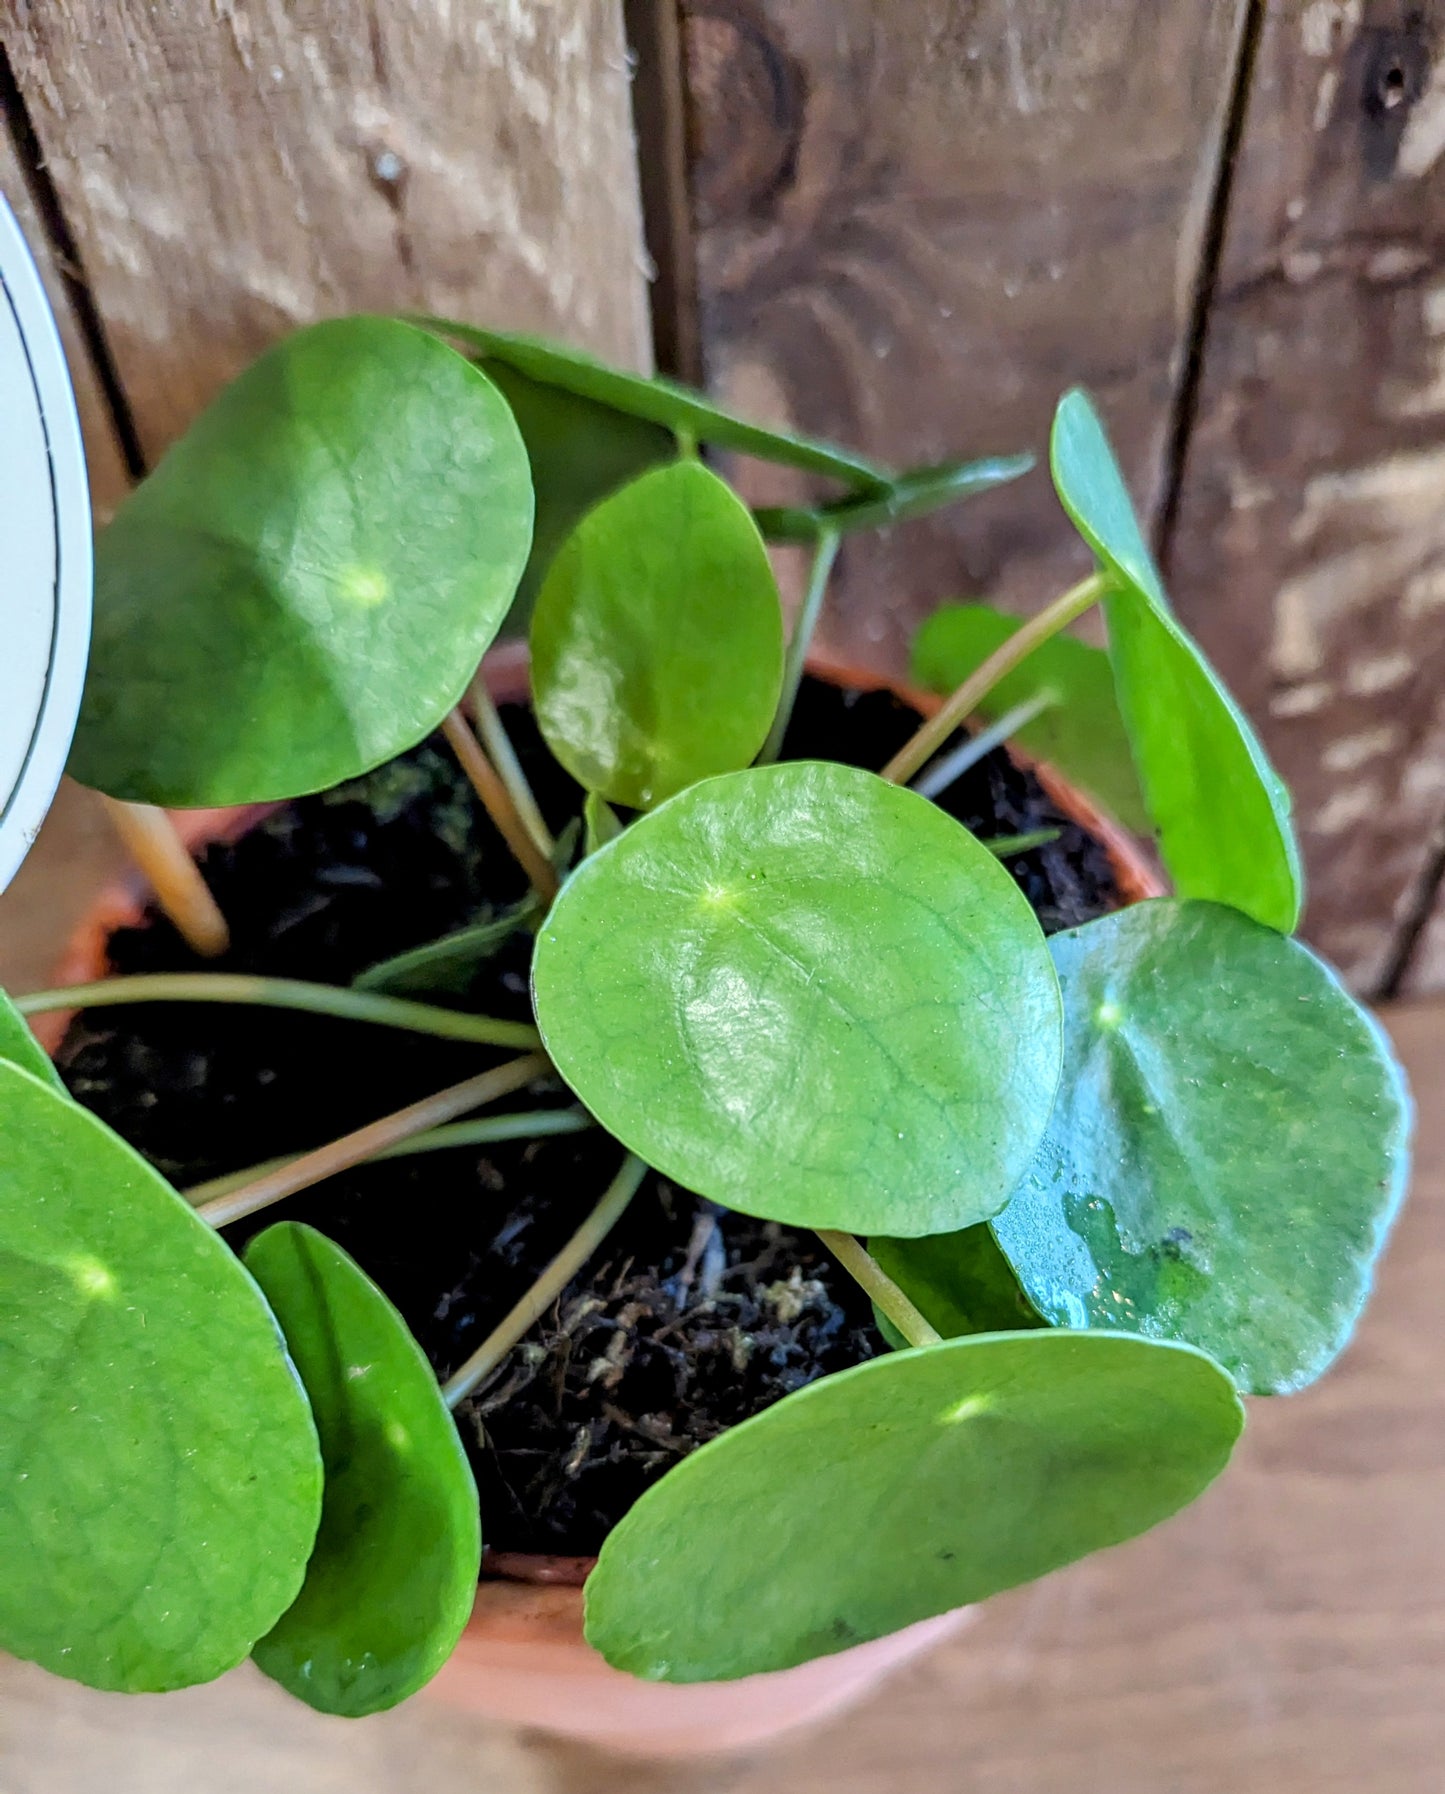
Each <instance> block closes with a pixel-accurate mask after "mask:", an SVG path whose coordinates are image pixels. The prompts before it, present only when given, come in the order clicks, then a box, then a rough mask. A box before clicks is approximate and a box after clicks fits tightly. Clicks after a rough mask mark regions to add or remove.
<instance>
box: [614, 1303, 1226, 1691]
mask: <svg viewBox="0 0 1445 1794" xmlns="http://www.w3.org/2000/svg"><path fill="white" fill-rule="evenodd" d="M1242 1424H1243V1413H1242V1411H1241V1408H1240V1404H1239V1401H1238V1398H1237V1397H1236V1396H1235V1394H1234V1392H1233V1390H1232V1389H1231V1387H1230V1383H1229V1379H1228V1378H1227V1377H1226V1376H1225V1375H1224V1373H1223V1372H1222V1371H1221V1370H1220V1369H1219V1367H1218V1366H1217V1365H1215V1364H1213V1363H1212V1362H1211V1361H1210V1360H1209V1359H1208V1358H1206V1357H1205V1356H1204V1355H1203V1353H1200V1352H1195V1351H1192V1350H1190V1349H1189V1348H1187V1347H1181V1346H1170V1345H1160V1344H1156V1343H1154V1342H1152V1341H1149V1340H1143V1339H1133V1338H1129V1337H1127V1336H1124V1335H1119V1334H1100V1333H1049V1332H1042V1333H1009V1334H982V1335H978V1336H975V1337H974V1338H971V1339H955V1340H950V1341H945V1342H944V1343H943V1344H942V1345H937V1346H930V1347H928V1348H927V1349H926V1350H924V1351H909V1352H899V1353H895V1354H893V1355H891V1356H889V1357H884V1358H875V1359H873V1360H871V1361H870V1362H868V1363H866V1364H860V1365H858V1366H856V1367H855V1368H854V1369H852V1370H847V1371H843V1372H841V1373H840V1374H838V1375H836V1376H831V1377H824V1378H823V1379H821V1380H820V1381H819V1382H816V1383H813V1384H810V1385H809V1386H808V1387H807V1388H805V1389H802V1390H800V1391H798V1393H797V1394H795V1395H790V1396H789V1397H788V1398H787V1399H786V1400H785V1401H782V1402H779V1403H777V1404H776V1405H775V1406H774V1407H771V1408H768V1409H765V1410H764V1412H763V1413H761V1414H758V1415H755V1416H754V1417H753V1418H752V1419H751V1420H748V1421H744V1422H743V1424H742V1425H741V1426H737V1427H733V1428H732V1429H731V1430H730V1431H728V1432H726V1433H724V1434H722V1435H721V1437H720V1438H717V1439H715V1440H713V1441H712V1442H711V1443H710V1444H708V1445H705V1446H703V1447H702V1449H701V1450H700V1451H696V1452H694V1453H693V1454H692V1455H691V1456H690V1457H687V1458H684V1459H683V1461H682V1462H681V1463H680V1464H678V1465H677V1466H676V1467H675V1468H674V1469H672V1470H670V1471H669V1472H668V1474H667V1475H666V1476H665V1477H663V1479H662V1481H661V1482H659V1483H657V1484H655V1485H654V1486H653V1487H652V1488H651V1489H649V1490H648V1491H647V1493H646V1494H645V1495H643V1497H642V1498H641V1500H640V1501H638V1503H637V1504H636V1506H634V1507H633V1508H632V1509H631V1511H630V1512H629V1513H628V1514H626V1515H625V1516H624V1517H623V1519H622V1521H621V1522H620V1523H619V1524H618V1525H617V1526H616V1527H615V1528H614V1529H613V1531H612V1532H611V1533H610V1534H609V1535H608V1537H607V1539H606V1541H605V1543H604V1544H603V1547H602V1555H601V1557H600V1558H599V1560H598V1564H597V1568H596V1569H595V1570H594V1571H593V1573H592V1576H591V1577H590V1579H589V1580H588V1583H587V1636H588V1638H589V1640H590V1641H591V1643H592V1644H593V1645H595V1646H596V1648H597V1649H598V1650H599V1651H601V1653H602V1654H603V1656H604V1657H606V1658H607V1660H608V1661H609V1662H610V1663H612V1664H614V1665H615V1666H616V1667H617V1668H619V1669H625V1670H628V1671H630V1672H631V1673H632V1674H634V1675H639V1676H646V1677H648V1678H650V1679H652V1680H654V1681H671V1682H697V1681H711V1680H717V1679H726V1678H730V1677H734V1676H746V1675H752V1674H755V1673H757V1672H759V1671H764V1670H776V1669H788V1668H791V1667H792V1666H793V1665H794V1664H798V1663H805V1662H807V1661H808V1660H809V1659H810V1658H813V1657H819V1656H825V1655H827V1654H828V1653H829V1652H833V1651H842V1650H846V1649H847V1648H848V1647H849V1646H850V1645H855V1644H861V1643H863V1642H864V1641H865V1640H867V1639H871V1638H878V1637H881V1636H882V1635H883V1634H885V1633H888V1632H894V1631H897V1630H898V1629H899V1628H900V1627H903V1626H908V1625H911V1624H913V1623H914V1622H915V1621H917V1620H922V1619H926V1618H929V1617H930V1616H932V1615H934V1614H939V1613H945V1612H947V1611H948V1610H949V1609H950V1608H954V1607H961V1606H963V1605H964V1604H966V1603H968V1602H971V1601H981V1600H984V1599H985V1598H986V1597H987V1596H989V1595H993V1594H997V1593H998V1592H999V1591H1000V1590H1001V1589H1006V1588H1012V1587H1014V1586H1015V1585H1016V1584H1018V1583H1021V1582H1027V1581H1030V1580H1031V1579H1032V1578H1034V1577H1036V1576H1043V1575H1045V1574H1047V1573H1048V1572H1049V1571H1050V1570H1055V1569H1058V1568H1060V1567H1061V1566H1062V1565H1064V1564H1067V1563H1071V1562H1073V1560H1074V1559H1075V1558H1079V1557H1083V1556H1084V1555H1086V1554H1087V1553H1088V1552H1090V1551H1097V1550H1100V1549H1101V1548H1102V1547H1104V1546H1106V1545H1114V1544H1118V1543H1119V1542H1120V1541H1121V1540H1123V1539H1127V1538H1132V1537H1133V1536H1134V1535H1135V1534H1136V1533H1140V1532H1143V1531H1145V1530H1146V1529H1147V1528H1149V1527H1151V1526H1154V1525H1156V1524H1157V1523H1158V1522H1159V1521H1160V1520H1163V1519H1165V1518H1167V1517H1168V1516H1169V1515H1170V1514H1172V1513H1174V1512H1175V1511H1176V1510H1177V1509H1178V1508H1181V1507H1183V1506H1184V1505H1185V1504H1186V1503H1187V1502H1189V1501H1192V1500H1193V1499H1194V1497H1195V1496H1196V1495H1198V1494H1199V1493H1200V1491H1201V1490H1202V1489H1204V1488H1205V1487H1206V1486H1207V1485H1208V1484H1209V1482H1210V1481H1212V1479H1213V1478H1214V1477H1215V1476H1217V1475H1218V1473H1219V1472H1220V1471H1221V1470H1222V1469H1223V1468H1224V1465H1225V1463H1226V1462H1227V1460H1228V1458H1229V1454H1230V1451H1231V1449H1232V1447H1233V1445H1234V1442H1235V1439H1236V1438H1237V1437H1238V1435H1239V1431H1240V1427H1241V1426H1242Z"/></svg>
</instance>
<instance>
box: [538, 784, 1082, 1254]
mask: <svg viewBox="0 0 1445 1794" xmlns="http://www.w3.org/2000/svg"><path fill="white" fill-rule="evenodd" d="M533 981H534V993H533V994H534V998H535V1002H536V1008H537V1017H538V1022H539V1025H540V1027H541V1029H542V1034H543V1038H544V1039H545V1041H546V1044H547V1048H548V1051H549V1052H550V1053H551V1054H552V1057H553V1059H554V1060H555V1062H556V1064H557V1068H558V1070H559V1071H560V1072H561V1073H562V1075H563V1077H564V1078H566V1080H567V1082H568V1083H569V1084H570V1085H571V1086H572V1088H573V1089H574V1090H575V1091H576V1092H577V1094H578V1095H579V1096H580V1097H581V1098H582V1100H583V1102H584V1103H586V1105H587V1107H588V1108H589V1109H590V1110H591V1111H592V1112H593V1114H594V1115H596V1116H597V1118H598V1119H599V1121H601V1122H602V1123H603V1125H604V1126H605V1127H607V1128H609V1129H610V1130H611V1132H612V1133H614V1134H616V1135H617V1137H618V1138H619V1139H620V1140H622V1141H623V1142H624V1144H626V1145H627V1146H629V1147H630V1148H631V1149H632V1150H633V1151H634V1152H636V1153H638V1154H639V1155H640V1156H641V1157H643V1158H645V1159H646V1160H647V1161H648V1163H649V1164H652V1165H655V1166H656V1167H657V1168H658V1169H659V1170H661V1171H663V1172H665V1173H666V1174H667V1175H668V1176H670V1177H675V1178H676V1179H677V1180H678V1182H679V1183H682V1184H684V1185H686V1186H687V1187H688V1188H689V1189H692V1190H697V1191H699V1192H700V1193H701V1194H703V1195H706V1196H711V1197H713V1198H714V1199H715V1200H717V1201H719V1202H722V1203H725V1204H726V1205H727V1206H728V1207H729V1208H735V1209H741V1210H743V1211H744V1212H745V1213H747V1214H752V1215H762V1216H764V1217H766V1218H769V1219H772V1220H776V1221H785V1222H788V1223H790V1224H791V1225H793V1226H798V1227H835V1228H845V1229H847V1230H848V1231H850V1232H853V1233H872V1232H875V1231H878V1232H886V1233H890V1234H898V1235H913V1234H920V1233H939V1232H946V1231H948V1230H950V1229H952V1228H955V1227H963V1226H967V1225H968V1224H969V1223H970V1222H973V1221H978V1220H982V1219H984V1218H985V1217H986V1216H988V1215H990V1214H993V1213H994V1212H995V1211H996V1210H997V1209H998V1208H999V1207H1000V1205H1001V1204H1002V1203H1003V1202H1004V1200H1005V1199H1006V1198H1007V1196H1008V1194H1009V1192H1010V1190H1011V1189H1012V1188H1013V1185H1014V1182H1015V1181H1016V1180H1017V1178H1018V1176H1019V1175H1020V1174H1021V1173H1022V1171H1023V1169H1024V1167H1025V1166H1026V1165H1027V1163H1028V1161H1029V1158H1030V1157H1031V1155H1032V1153H1033V1149H1034V1146H1035V1145H1036V1143H1037V1141H1038V1140H1039V1138H1040V1136H1041V1134H1042V1132H1043V1128H1044V1125H1045V1122H1046V1121H1047V1118H1048V1113H1049V1108H1050V1105H1051V1103H1052V1100H1053V1093H1054V1088H1055V1085H1056V1082H1057V1078H1058V1068H1059V995H1058V991H1057V988H1056V985H1055V980H1054V975H1053V971H1052V967H1051V964H1050V960H1049V955H1048V950H1047V947H1046V946H1045V944H1044V941H1043V936H1042V934H1041V933H1040V931H1039V925H1038V923H1037V921H1036V920H1035V919H1034V916H1033V913H1032V911H1031V910H1030V909H1029V907H1028V904H1027V903H1026V902H1025V901H1024V899H1023V897H1022V896H1021V895H1020V894H1019V891H1018V888H1017V886H1016V885H1015V884H1014V882H1013V880H1012V879H1011V878H1010V877H1009V876H1008V874H1007V873H1006V872H1005V871H1004V870H1003V868H1002V867H1001V866H1000V865H999V863H998V861H997V860H996V859H995V858H994V857H993V855H992V854H991V853H989V851H988V849H987V848H985V847H983V846H981V845H980V844H979V843H978V842H977V841H976V840H974V838H973V836H972V835H970V834H969V833H968V831H967V830H966V829H964V828H961V827H960V826H959V825H958V823H956V822H954V821H953V820H952V819H951V818H950V817H948V816H945V815H944V814H943V812H942V811H941V810H938V809H936V808H935V807H934V806H933V805H932V804H930V803H928V802H927V801H926V800H925V799H923V798H921V797H918V796H917V795H915V794H914V793H913V792H911V791H904V790H900V789H899V788H898V787H897V786H895V785H890V784H887V783H885V781H884V780H882V779H880V778H878V777H876V776H875V775H874V774H873V773H869V772H859V771H857V770H856V769H854V768H852V767H846V766H837V765H833V764H829V763H820V762H818V763H815V762H809V761H799V762H791V763H789V764H786V765H782V766H766V767H755V768H753V769H752V770H750V771H747V772H739V773H732V774H729V775H727V776H725V777H722V778H718V779H712V780H709V781H708V782H707V783H706V784H703V785H697V786H694V787H692V788H691V789H690V790H688V791H685V792H683V794H682V795H681V796H680V797H675V798H674V799H673V800H672V801H671V802H670V803H667V804H664V805H663V806H662V807H661V808H660V809H658V810H655V811H653V812H652V814H651V815H650V816H644V817H642V818H641V819H640V820H638V821H637V822H635V823H634V824H633V825H632V827H631V828H629V829H628V830H627V831H626V832H625V833H624V834H622V835H620V836H619V837H618V838H617V839H616V840H615V841H613V842H612V843H610V845H608V846H606V847H603V848H601V849H600V850H599V851H598V852H597V853H595V854H593V855H592V856H591V858H589V859H587V860H584V861H583V863H582V865H581V866H580V867H579V868H578V869H577V871H576V872H575V873H574V874H573V875H572V877H571V879H570V880H569V881H568V883H567V885H566V887H565V888H564V890H563V892H562V894H561V896H560V897H559V898H558V900H557V902H556V904H555V905H554V906H553V908H552V911H551V914H550V915H549V917H548V919H547V922H546V924H545V925H544V927H543V928H542V931H541V933H540V934H539V936H538V940H537V954H536V959H535V962H534V967H533Z"/></svg>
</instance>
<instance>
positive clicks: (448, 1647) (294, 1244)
mask: <svg viewBox="0 0 1445 1794" xmlns="http://www.w3.org/2000/svg"><path fill="white" fill-rule="evenodd" d="M246 1265H247V1268H248V1269H249V1270H250V1271H251V1272H252V1274H253V1275H254V1276H255V1277H256V1279H257V1281H258V1282H259V1283H260V1285H261V1287H262V1289H263V1290H264V1291H265V1292H266V1296H267V1298H268V1300H269V1301H270V1303H271V1306H272V1307H273V1308H274V1309H275V1311H276V1313H277V1315H278V1317H279V1318H280V1321H281V1326H282V1328H283V1329H284V1331H285V1334H286V1340H287V1344H288V1345H289V1346H290V1348H291V1355H292V1357H293V1358H294V1359H295V1360H296V1364H297V1367H298V1368H299V1370H300V1372H301V1378H302V1381H303V1382H304V1383H305V1385H306V1390H307V1393H308V1394H309V1396H310V1398H311V1406H312V1409H313V1411H314V1413H315V1415H316V1424H317V1427H318V1429H319V1431H320V1434H321V1455H322V1459H323V1462H324V1463H325V1466H326V1493H325V1501H324V1505H323V1508H322V1515H321V1530H320V1533H319V1535H318V1537H317V1540H316V1549H315V1551H314V1553H313V1554H312V1557H311V1562H310V1564H309V1565H308V1566H307V1570H306V1581H305V1584H304V1585H303V1587H302V1589H301V1592H300V1594H299V1595H298V1596H297V1598H296V1600H295V1602H294V1604H293V1605H292V1606H291V1607H290V1608H288V1610H287V1611H286V1613H285V1614H283V1615H282V1617H281V1618H280V1620H278V1622H277V1623H276V1625H275V1626H274V1627H273V1628H272V1630H271V1631H270V1632H269V1633H267V1635H266V1637H265V1638H263V1639H262V1640H261V1641H260V1643H259V1644H258V1645H257V1646H256V1649H255V1653H254V1655H255V1658H256V1661H257V1663H258V1664H259V1665H260V1666H261V1668H262V1669H263V1670H265V1672H266V1674H267V1675H268V1676H271V1677H273V1678H274V1679H275V1680H276V1681H278V1682H280V1683H281V1684H282V1686H283V1687H285V1688H287V1689H289V1690H290V1692H291V1693H292V1694H294V1695H297V1696H299V1698H300V1699H301V1700H304V1701H305V1702H306V1703H307V1704H308V1705H309V1706H312V1707H317V1708H320V1710H321V1711H322V1712H324V1713H343V1714H346V1715H348V1716H350V1717H352V1718H356V1717H359V1716H360V1715H362V1714H366V1713H377V1712H380V1711H382V1710H383V1709H384V1708H387V1707H393V1706H395V1705H396V1703H397V1702H398V1701H401V1700H405V1699H406V1697H407V1696H408V1695H410V1694H414V1693H415V1692H416V1690H417V1689H418V1688H420V1687H422V1686H423V1684H425V1683H426V1682H429V1681H430V1680H431V1678H432V1677H433V1676H434V1675H435V1674H436V1672H437V1671H438V1670H439V1669H440V1668H441V1666H442V1664H443V1663H445V1662H446V1660H447V1658H448V1657H449V1656H450V1655H451V1652H452V1648H453V1647H454V1645H455V1644H456V1642H457V1639H458V1638H459V1637H460V1636H461V1632H462V1628H463V1627H464V1626H465V1625H466V1623H467V1618H468V1615H469V1614H470V1613H471V1610H472V1600H473V1598H474V1596H475V1594H476V1585H477V1571H478V1569H479V1567H480V1563H481V1550H482V1540H481V1528H480V1522H479V1520H478V1514H477V1489H476V1484H475V1483H474V1482H473V1480H472V1473H471V1470H470V1468H469V1467H468V1464H467V1459H466V1453H465V1452H464V1451H463V1450H462V1443H461V1440H460V1439H459V1438H458V1437H457V1430H456V1427H455V1426H454V1425H453V1423H452V1418H451V1415H450V1414H449V1413H448V1412H447V1409H446V1405H445V1403H444V1402H443V1401H442V1398H441V1392H440V1390H439V1389H438V1388H437V1382H436V1378H435V1376H434V1375H433V1374H432V1370H431V1366H430V1365H429V1364H428V1363H427V1361H426V1358H425V1356H424V1355H423V1353H422V1350H421V1347H420V1346H419V1345H418V1344H417V1343H416V1341H415V1340H414V1339H413V1338H412V1336H411V1334H410V1333H409V1332H408V1330H407V1326H406V1323H405V1322H404V1321H403V1320H402V1318H401V1316H400V1315H399V1314H398V1313H397V1312H396V1310H395V1309H394V1308H393V1307H392V1305H391V1303H390V1302H388V1301H387V1299H386V1297H385V1296H384V1295H383V1294H382V1293H381V1291H380V1290H379V1289H378V1288H377V1287H376V1285H375V1284H374V1283H373V1282H372V1281H371V1280H370V1278H369V1277H367V1276H366V1275H365V1273H364V1272H363V1271H362V1270H361V1269H360V1267H359V1266H358V1265H357V1264H356V1263H355V1262H354V1261H353V1260H352V1259H350V1258H348V1257H347V1255H346V1254H345V1253H344V1252H343V1251H342V1250H341V1248H340V1247H339V1246H337V1245H335V1244H334V1243H333V1242H332V1241H330V1240H328V1239H326V1238H325V1237H324V1235H322V1234H319V1233H317V1232H315V1231H314V1229H312V1228H310V1227H303V1226H300V1225H298V1224H297V1223H295V1222H282V1223H281V1224H280V1225H279V1226H276V1227H270V1228H267V1230H266V1231H265V1232H264V1233H262V1234H258V1235H257V1237H256V1238H255V1239H253V1240H252V1241H251V1243H250V1245H249V1246H248V1247H247V1248H246Z"/></svg>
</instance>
